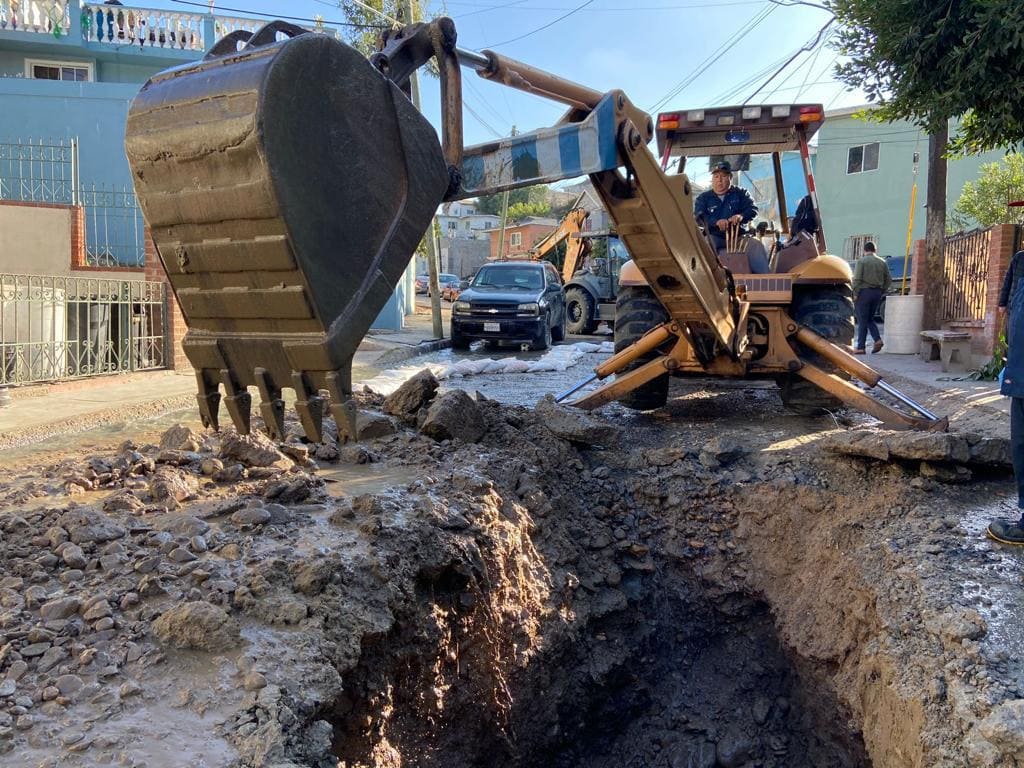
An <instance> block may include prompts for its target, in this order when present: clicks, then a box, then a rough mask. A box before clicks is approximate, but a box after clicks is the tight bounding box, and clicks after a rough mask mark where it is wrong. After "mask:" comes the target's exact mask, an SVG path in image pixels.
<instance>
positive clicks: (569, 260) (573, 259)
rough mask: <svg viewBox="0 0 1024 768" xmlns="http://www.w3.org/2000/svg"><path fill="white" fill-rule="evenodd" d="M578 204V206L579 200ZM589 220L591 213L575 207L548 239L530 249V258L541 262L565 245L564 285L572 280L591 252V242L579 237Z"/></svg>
mask: <svg viewBox="0 0 1024 768" xmlns="http://www.w3.org/2000/svg"><path fill="white" fill-rule="evenodd" d="M580 197H582V195H581V196H580ZM576 202H577V204H578V203H579V200H577V201H576ZM588 218H590V211H588V210H586V209H585V208H579V207H578V206H577V205H574V206H573V208H572V210H570V211H569V212H568V213H567V214H565V216H563V217H562V220H561V221H560V222H559V223H558V226H557V227H555V229H554V230H552V231H551V233H550V234H549V235H548V236H547V237H545V238H544V239H543V240H541V241H540V242H539V243H537V244H536V245H534V246H533V247H532V248H531V249H530V256H531V257H532V258H534V259H537V260H540V259H543V258H544V257H545V256H546V255H547V254H548V253H550V252H551V251H552V250H553V249H554V248H556V247H557V246H558V244H559V243H563V242H564V243H565V261H564V263H563V264H562V282H563V283H567V282H569V281H570V280H572V276H573V275H574V274H576V270H577V269H578V268H579V265H580V264H581V263H582V261H583V259H584V258H586V255H587V254H588V253H589V252H590V243H589V241H587V240H586V239H585V238H581V237H579V234H580V233H581V232H582V231H583V225H584V224H585V223H586V221H587V219H588ZM566 241H568V242H566Z"/></svg>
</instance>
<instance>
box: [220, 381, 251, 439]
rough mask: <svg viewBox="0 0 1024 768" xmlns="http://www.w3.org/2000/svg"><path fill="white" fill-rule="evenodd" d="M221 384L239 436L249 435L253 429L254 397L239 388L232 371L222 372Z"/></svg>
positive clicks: (225, 403) (225, 402) (226, 404)
mask: <svg viewBox="0 0 1024 768" xmlns="http://www.w3.org/2000/svg"><path fill="white" fill-rule="evenodd" d="M220 382H221V384H223V385H224V391H225V392H226V393H227V394H226V395H225V396H224V405H225V407H226V408H227V409H228V414H229V415H230V416H231V422H232V423H233V424H234V425H235V429H237V430H238V432H239V434H242V435H248V434H249V431H250V430H251V429H252V418H251V416H252V395H250V394H249V393H248V392H247V391H246V390H245V389H243V388H242V387H240V386H238V382H236V381H235V377H234V376H232V375H231V371H229V370H227V369H226V368H225V369H223V370H221V372H220Z"/></svg>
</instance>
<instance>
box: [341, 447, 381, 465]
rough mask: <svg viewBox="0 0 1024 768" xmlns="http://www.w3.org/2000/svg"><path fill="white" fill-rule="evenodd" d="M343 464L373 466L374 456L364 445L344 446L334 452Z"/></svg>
mask: <svg viewBox="0 0 1024 768" xmlns="http://www.w3.org/2000/svg"><path fill="white" fill-rule="evenodd" d="M334 455H335V458H337V459H338V461H340V462H341V463H342V464H372V463H373V461H374V455H373V453H372V452H371V451H369V450H367V449H366V448H365V447H364V446H362V445H351V444H349V445H344V446H342V447H341V448H340V449H339V450H336V451H335V452H334Z"/></svg>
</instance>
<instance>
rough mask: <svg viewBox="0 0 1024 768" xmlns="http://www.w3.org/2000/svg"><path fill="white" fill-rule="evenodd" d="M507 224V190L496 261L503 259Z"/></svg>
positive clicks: (503, 201)
mask: <svg viewBox="0 0 1024 768" xmlns="http://www.w3.org/2000/svg"><path fill="white" fill-rule="evenodd" d="M512 135H513V136H515V135H516V127H515V126H514V125H513V126H512ZM507 224H508V190H507V189H506V190H505V196H504V197H503V198H502V202H501V235H499V237H498V261H501V260H502V259H504V258H505V226H506V225H507Z"/></svg>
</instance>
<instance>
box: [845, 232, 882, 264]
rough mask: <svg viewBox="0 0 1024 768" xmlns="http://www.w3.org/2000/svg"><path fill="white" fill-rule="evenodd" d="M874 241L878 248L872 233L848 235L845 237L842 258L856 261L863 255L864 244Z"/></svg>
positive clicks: (876, 239) (876, 246) (876, 240)
mask: <svg viewBox="0 0 1024 768" xmlns="http://www.w3.org/2000/svg"><path fill="white" fill-rule="evenodd" d="M865 243H874V244H875V248H878V238H877V237H875V236H874V235H850V236H849V237H848V238H846V243H845V244H844V249H843V258H844V259H846V260H847V261H856V260H857V259H859V258H860V257H861V256H863V255H864V244H865Z"/></svg>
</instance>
